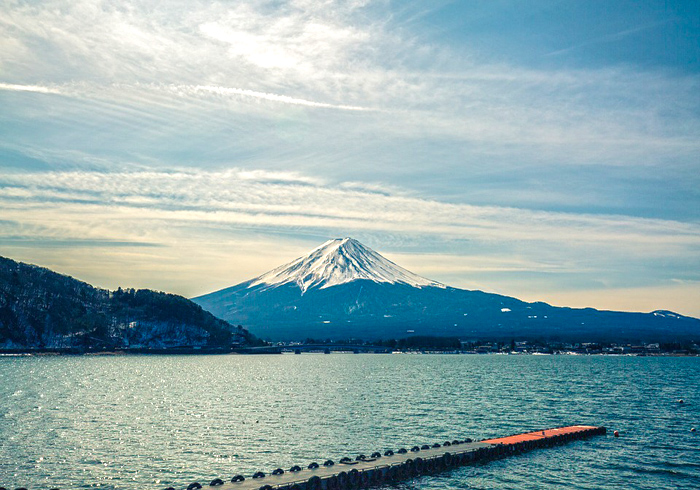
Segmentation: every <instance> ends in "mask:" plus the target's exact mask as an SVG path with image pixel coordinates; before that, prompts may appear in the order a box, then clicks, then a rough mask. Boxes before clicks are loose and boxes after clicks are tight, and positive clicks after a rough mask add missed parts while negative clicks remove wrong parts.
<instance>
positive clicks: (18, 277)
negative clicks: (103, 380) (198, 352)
mask: <svg viewBox="0 0 700 490" xmlns="http://www.w3.org/2000/svg"><path fill="white" fill-rule="evenodd" d="M256 341H257V339H255V337H253V336H252V335H250V333H249V332H248V331H247V330H245V329H243V328H240V327H234V326H233V325H231V324H229V323H228V322H226V321H224V320H221V319H219V318H216V317H214V316H213V315H211V314H210V313H209V312H206V311H204V310H203V309H202V308H201V307H200V306H199V305H196V304H195V303H193V302H191V301H190V300H188V299H187V298H184V297H182V296H178V295H175V294H169V293H164V292H160V291H152V290H148V289H138V290H137V289H122V288H119V289H117V290H115V291H109V290H106V289H100V288H96V287H94V286H92V285H90V284H88V283H86V282H83V281H80V280H78V279H74V278H72V277H70V276H67V275H64V274H59V273H57V272H54V271H51V270H49V269H46V268H44V267H39V266H36V265H32V264H25V263H22V262H16V261H14V260H12V259H8V258H5V257H0V351H2V350H6V351H7V350H19V351H23V350H85V349H96V350H105V349H139V348H140V349H161V350H168V349H172V348H204V347H207V348H209V347H211V348H219V347H224V348H230V347H231V346H232V345H233V344H249V343H254V342H256Z"/></svg>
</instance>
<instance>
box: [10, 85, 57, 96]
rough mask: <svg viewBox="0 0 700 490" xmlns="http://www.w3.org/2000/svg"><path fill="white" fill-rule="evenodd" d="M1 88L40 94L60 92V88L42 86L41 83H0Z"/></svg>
mask: <svg viewBox="0 0 700 490" xmlns="http://www.w3.org/2000/svg"><path fill="white" fill-rule="evenodd" d="M0 90H9V91H11V92H38V93H40V94H60V93H61V92H60V90H58V89H56V88H51V87H42V86H40V85H14V84H11V83H0Z"/></svg>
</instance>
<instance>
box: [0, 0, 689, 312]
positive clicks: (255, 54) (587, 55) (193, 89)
mask: <svg viewBox="0 0 700 490" xmlns="http://www.w3.org/2000/svg"><path fill="white" fill-rule="evenodd" d="M0 109H1V110H0V254H2V255H5V256H9V257H11V258H14V259H17V260H22V261H27V262H32V263H37V264H40V265H43V266H47V267H51V268H54V269H56V270H59V271H61V272H64V273H67V274H71V275H73V276H76V277H78V278H81V279H83V280H86V281H88V282H91V283H94V284H96V285H99V286H103V287H110V288H113V287H116V286H132V287H150V288H155V289H160V290H167V291H172V292H177V293H180V294H183V295H186V296H194V295H197V294H202V293H206V292H209V291H212V290H215V289H218V288H221V287H225V286H229V285H232V284H235V283H238V282H240V281H243V280H246V279H249V278H251V277H254V276H257V275H259V274H261V273H263V272H266V271H267V270H269V269H272V268H273V267H276V266H278V265H280V264H282V263H284V262H287V261H289V260H291V259H293V258H295V257H297V256H300V255H302V254H304V253H306V252H307V251H308V250H310V249H311V248H313V247H315V246H317V245H319V244H320V243H322V242H323V241H325V240H326V239H328V238H333V237H344V236H352V237H354V238H357V239H359V240H360V241H362V242H364V243H365V244H367V245H369V246H371V247H373V248H375V249H376V250H378V251H379V252H381V253H383V254H384V255H386V256H387V257H389V258H391V259H392V260H394V261H395V262H397V263H399V264H400V265H403V266H405V267H407V268H409V269H411V270H412V271H414V272H416V273H418V274H421V275H424V276H426V277H429V278H431V279H434V280H438V281H440V282H443V283H446V284H450V285H453V286H458V287H465V288H473V289H483V290H487V291H495V292H499V293H503V294H508V295H511V296H516V297H519V298H522V299H526V300H533V301H534V300H542V301H547V302H550V303H552V304H557V305H569V306H577V307H583V306H593V307H599V308H607V309H622V310H641V311H651V310H654V309H661V308H666V309H673V310H675V311H678V312H680V313H685V314H689V315H694V316H700V4H698V2H696V1H692V2H673V1H665V2H664V1H645V2H632V1H618V2H603V1H591V0H589V1H533V2H515V1H498V0H491V1H470V2H440V1H436V2H390V1H379V2H371V1H366V0H355V1H345V2H341V1H325V2H323V1H318V0H314V1H311V0H297V1H289V2H282V1H249V2H206V1H187V2H177V1H173V2H153V1H150V0H149V1H145V0H144V1H141V2H130V1H126V2H123V1H120V2H110V1H82V0H77V1H71V2H67V1H64V2H61V1H50V0H49V1H42V2H31V1H30V2H22V1H9V0H7V1H4V2H2V8H0Z"/></svg>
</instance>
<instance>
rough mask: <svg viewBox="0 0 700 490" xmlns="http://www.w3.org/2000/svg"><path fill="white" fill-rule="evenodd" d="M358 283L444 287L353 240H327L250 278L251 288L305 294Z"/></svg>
mask: <svg viewBox="0 0 700 490" xmlns="http://www.w3.org/2000/svg"><path fill="white" fill-rule="evenodd" d="M358 280H368V281H372V282H376V283H386V284H406V285H409V286H413V287H417V288H421V287H427V286H433V287H444V286H443V285H442V284H440V283H438V282H435V281H430V280H429V279H425V278H423V277H420V276H418V275H416V274H414V273H412V272H409V271H407V270H406V269H404V268H402V267H399V266H398V265H396V264H394V263H393V262H391V261H390V260H387V259H386V258H384V257H382V256H381V255H379V254H378V253H377V252H375V251H374V250H372V249H370V248H367V247H365V246H364V245H362V244H361V243H360V242H358V241H357V240H353V239H352V238H342V239H335V240H328V241H327V242H326V243H324V244H323V245H321V246H320V247H318V248H315V249H314V250H312V251H311V252H310V253H309V254H308V255H306V256H304V257H300V258H298V259H296V260H294V261H292V262H290V263H289V264H285V265H283V266H281V267H278V268H277V269H274V270H272V271H270V272H268V273H266V274H263V275H262V276H260V277H257V278H255V279H253V280H252V281H251V283H250V287H256V286H264V288H263V289H265V288H267V289H269V288H275V287H278V286H281V285H283V284H296V285H297V286H298V287H299V289H301V292H302V293H305V292H306V291H307V290H308V289H309V288H320V289H325V288H329V287H333V286H338V285H340V284H346V283H349V282H353V281H358Z"/></svg>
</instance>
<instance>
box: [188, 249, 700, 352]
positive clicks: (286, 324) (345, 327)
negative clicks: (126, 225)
mask: <svg viewBox="0 0 700 490" xmlns="http://www.w3.org/2000/svg"><path fill="white" fill-rule="evenodd" d="M193 301H194V302H196V303H197V304H199V305H201V306H202V307H203V308H205V309H206V310H208V311H210V312H212V313H213V314H214V315H216V316H218V317H219V318H223V319H225V320H227V321H230V322H233V323H237V324H238V323H240V324H243V325H246V327H247V328H249V329H250V330H251V331H252V332H254V333H255V334H256V335H258V336H261V337H263V338H266V339H272V340H304V339H306V338H307V337H312V338H320V339H335V340H337V339H348V338H359V339H365V340H373V339H387V338H400V337H406V336H407V335H414V334H415V335H434V336H459V337H461V338H463V339H481V338H488V339H504V340H510V339H512V338H538V339H543V340H563V341H614V340H629V341H635V340H649V341H652V340H653V341H661V340H679V339H693V338H694V339H697V338H700V320H698V319H696V318H690V317H685V316H682V315H678V314H676V313H673V312H668V311H655V312H652V313H627V312H616V311H599V310H595V309H593V308H584V309H574V308H560V307H553V306H550V305H548V304H546V303H541V302H537V303H526V302H524V301H521V300H519V299H516V298H511V297H508V296H502V295H498V294H491V293H485V292H482V291H470V290H464V289H458V288H453V287H449V286H445V285H443V284H440V283H438V282H436V281H431V280H429V279H426V278H423V277H420V276H418V275H416V274H413V273H412V272H409V271H407V270H406V269H403V268H402V267H400V266H398V265H396V264H394V263H393V262H391V261H389V260H387V259H386V258H384V257H382V256H381V255H380V254H378V253H377V252H375V251H374V250H371V249H370V248H368V247H366V246H364V245H362V244H361V243H359V242H358V241H356V240H353V239H351V238H344V239H336V240H329V241H328V242H326V243H324V244H323V245H321V246H320V247H318V248H316V249H314V250H312V251H311V252H310V253H309V254H308V255H306V256H304V257H300V258H298V259H296V260H294V261H292V262H290V263H289V264H286V265H283V266H281V267H278V268H277V269H274V270H272V271H270V272H268V273H266V274H263V275H261V276H259V277H257V278H255V279H252V280H249V281H246V282H243V283H241V284H238V285H236V286H232V287H229V288H226V289H222V290H220V291H215V292H213V293H209V294H206V295H203V296H199V297H197V298H193Z"/></svg>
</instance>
